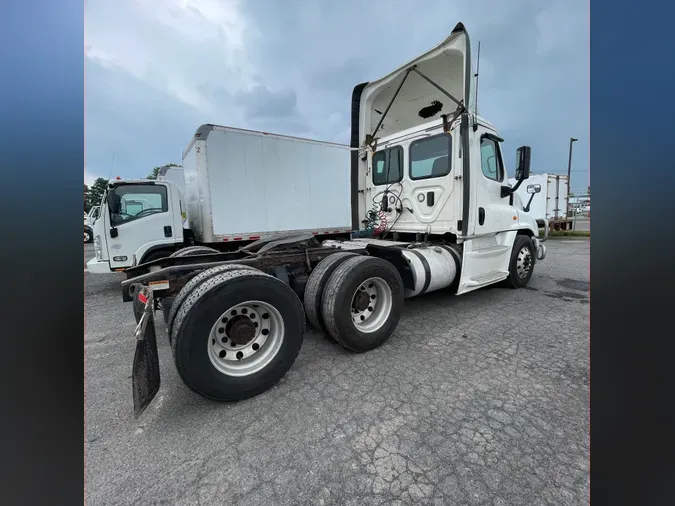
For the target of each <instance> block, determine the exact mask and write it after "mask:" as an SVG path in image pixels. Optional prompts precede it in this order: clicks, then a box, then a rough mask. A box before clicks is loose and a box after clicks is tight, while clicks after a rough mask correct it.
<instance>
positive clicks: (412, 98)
mask: <svg viewBox="0 0 675 506" xmlns="http://www.w3.org/2000/svg"><path fill="white" fill-rule="evenodd" d="M411 67H415V69H416V70H418V71H419V72H420V73H422V74H423V75H424V76H426V77H427V78H429V79H430V80H431V81H433V82H434V83H435V84H436V85H438V86H440V87H441V88H442V89H443V90H445V91H446V92H448V93H449V94H450V95H452V96H453V97H454V98H455V99H457V101H460V102H462V104H463V105H464V106H466V107H468V106H469V101H470V96H471V90H470V88H471V83H472V79H471V50H470V44H469V35H468V33H467V31H466V29H465V28H464V25H463V24H462V23H458V24H457V26H455V28H454V30H453V31H452V33H451V34H450V35H449V36H448V37H447V38H446V39H445V40H444V41H443V42H441V43H440V44H439V45H437V46H436V47H434V48H432V49H430V50H429V51H427V52H426V53H424V54H422V55H421V56H418V57H417V58H415V59H413V60H411V61H409V62H408V63H406V64H405V65H402V66H400V67H399V68H397V69H396V70H394V71H393V72H391V73H390V74H388V75H386V76H385V77H383V78H381V79H378V80H377V81H373V82H370V83H363V84H360V85H358V86H357V87H356V88H355V89H354V96H353V99H354V101H358V103H359V134H358V135H359V144H360V145H363V144H364V142H365V140H366V136H367V135H372V134H373V131H374V130H375V128H376V127H377V124H378V123H379V121H380V119H381V118H382V116H383V115H385V112H386V109H387V107H388V106H389V104H390V103H391V107H390V109H389V111H388V112H386V115H385V117H384V120H383V122H382V125H381V126H380V128H379V130H378V131H377V134H376V135H375V137H376V138H382V137H386V136H388V135H391V134H394V133H397V132H400V131H402V130H406V129H408V128H413V127H416V126H418V125H421V124H424V123H428V122H430V121H432V120H434V119H439V118H440V117H441V115H443V114H447V115H451V114H452V113H454V112H455V111H456V110H457V107H458V106H457V103H455V102H454V101H453V100H452V99H451V98H449V97H448V96H447V95H446V94H445V93H443V92H442V91H441V90H439V89H438V88H437V87H436V86H434V85H433V84H431V83H430V82H429V81H428V80H426V79H424V77H422V76H421V75H419V74H418V73H416V72H414V71H410V72H409V69H410V68H411ZM406 75H407V77H406ZM404 79H405V82H404V83H403V86H402V87H401V89H400V91H399V93H398V95H396V91H397V89H398V88H399V86H400V84H401V82H402V81H403V80H404ZM358 95H360V96H358ZM394 96H396V99H395V100H394V101H393V103H392V102H391V100H392V98H393V97H394ZM354 105H356V104H354ZM353 140H355V139H353V138H352V141H353Z"/></svg>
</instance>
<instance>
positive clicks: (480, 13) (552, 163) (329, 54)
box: [85, 0, 590, 191]
mask: <svg viewBox="0 0 675 506" xmlns="http://www.w3.org/2000/svg"><path fill="white" fill-rule="evenodd" d="M85 19H86V24H85V76H86V77H85V86H86V87H85V102H86V111H85V114H86V118H85V126H86V167H85V182H91V181H92V180H93V179H95V178H96V177H99V176H101V177H106V178H107V177H115V176H121V177H123V178H130V177H145V176H146V175H147V174H148V173H149V172H150V170H151V169H152V167H154V166H155V165H163V164H165V163H169V162H174V163H180V162H181V153H182V151H183V149H184V148H185V146H186V145H187V143H188V142H189V140H190V139H191V137H192V135H193V134H194V132H195V130H196V129H197V127H198V126H199V125H201V124H203V123H216V124H220V125H228V126H235V127H241V128H251V129H256V130H266V131H271V132H276V133H282V134H289V135H296V136H302V137H310V138H315V139H320V140H327V141H334V142H341V143H348V142H349V114H350V100H351V92H352V89H353V87H354V86H355V85H356V84H358V83H361V82H364V81H369V80H375V79H377V78H380V77H382V76H384V75H386V74H387V73H389V72H390V71H391V70H393V69H394V68H396V67H398V66H399V65H401V64H403V63H405V62H406V61H409V60H410V59H412V58H414V57H416V56H418V55H419V54H421V53H423V52H424V51H426V50H427V49H430V48H431V47H433V46H434V45H436V44H437V43H439V42H441V41H442V40H443V39H444V38H445V37H446V36H447V35H448V34H449V33H450V31H451V30H452V28H453V27H454V26H455V24H456V23H457V22H458V21H462V22H463V23H464V24H465V26H466V27H467V29H468V31H469V35H470V36H471V41H472V45H473V50H474V65H475V50H476V47H477V43H478V41H480V42H481V61H480V81H479V88H480V89H479V98H478V103H479V112H480V114H481V115H482V116H485V117H486V118H487V119H489V120H490V121H491V122H492V123H493V124H494V125H495V126H496V127H497V129H498V130H499V132H500V134H501V135H502V137H504V138H505V145H504V148H505V157H506V164H507V167H508V170H509V175H511V176H512V175H513V170H514V163H515V150H516V148H517V147H518V146H520V145H522V144H527V145H530V146H532V150H533V153H532V169H533V172H539V173H541V172H553V173H566V171H567V156H568V143H569V138H570V137H571V136H574V137H577V138H579V141H578V142H577V143H575V147H574V157H573V163H572V169H573V172H572V186H573V190H575V191H581V190H585V188H586V186H587V184H588V164H589V44H590V42H589V4H588V0H508V1H504V0H425V1H420V0H115V1H114V2H113V1H109V0H88V1H87V3H86V18H85Z"/></svg>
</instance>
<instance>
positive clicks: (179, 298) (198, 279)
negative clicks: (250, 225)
mask: <svg viewBox="0 0 675 506" xmlns="http://www.w3.org/2000/svg"><path fill="white" fill-rule="evenodd" d="M234 270H247V271H258V270H257V269H254V268H253V267H249V266H248V265H241V264H227V265H219V266H217V267H211V268H210V269H207V270H205V271H202V272H200V273H199V274H197V275H196V276H195V277H193V278H192V279H191V280H190V281H188V282H187V283H186V284H185V286H184V287H183V288H181V290H180V292H178V295H176V298H175V299H174V300H173V303H172V304H171V309H170V310H169V317H168V319H167V321H166V325H167V333H168V335H169V342H172V341H173V337H174V336H173V322H174V320H175V319H176V313H178V310H179V309H180V306H181V305H182V304H183V302H184V301H185V299H187V297H188V296H189V295H190V294H191V293H192V292H193V291H194V289H195V288H197V287H198V286H199V285H201V284H202V283H203V282H204V281H205V280H207V279H209V278H212V277H213V276H217V275H218V274H222V273H223V272H228V271H234ZM258 272H259V271H258Z"/></svg>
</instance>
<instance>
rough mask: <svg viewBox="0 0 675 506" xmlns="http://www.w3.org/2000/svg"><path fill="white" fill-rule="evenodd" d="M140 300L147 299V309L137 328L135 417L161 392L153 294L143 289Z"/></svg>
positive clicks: (134, 375)
mask: <svg viewBox="0 0 675 506" xmlns="http://www.w3.org/2000/svg"><path fill="white" fill-rule="evenodd" d="M139 299H140V300H141V301H143V299H145V308H144V309H143V315H142V316H141V319H140V321H139V322H138V325H137V326H136V353H135V354H134V365H133V370H132V373H131V381H132V388H133V393H134V416H135V417H136V418H138V417H139V416H141V414H142V413H143V411H145V408H147V407H148V405H149V404H150V402H152V399H154V398H155V395H157V392H158V391H159V383H160V380H159V355H158V353H157V337H156V335H155V318H154V313H153V305H154V298H153V296H152V292H151V291H149V290H147V289H146V288H142V292H141V293H140V294H139Z"/></svg>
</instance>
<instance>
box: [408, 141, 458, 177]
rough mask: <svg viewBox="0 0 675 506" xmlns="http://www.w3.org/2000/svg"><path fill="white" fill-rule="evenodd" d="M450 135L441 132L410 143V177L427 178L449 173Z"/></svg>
mask: <svg viewBox="0 0 675 506" xmlns="http://www.w3.org/2000/svg"><path fill="white" fill-rule="evenodd" d="M451 151H452V137H451V136H450V135H449V134H446V133H443V134H440V135H435V136H433V137H427V138H426V139H420V140H416V141H414V142H413V143H412V144H410V179H428V178H432V177H443V176H447V175H448V174H450V169H451V165H450V160H451Z"/></svg>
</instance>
